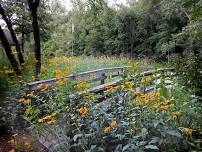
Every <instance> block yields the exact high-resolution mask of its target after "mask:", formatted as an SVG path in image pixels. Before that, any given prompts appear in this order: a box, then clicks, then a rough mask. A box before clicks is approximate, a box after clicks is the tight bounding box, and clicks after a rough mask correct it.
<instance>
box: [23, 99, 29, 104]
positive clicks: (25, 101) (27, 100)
mask: <svg viewBox="0 0 202 152" xmlns="http://www.w3.org/2000/svg"><path fill="white" fill-rule="evenodd" d="M23 103H24V104H29V103H31V100H30V99H25V100H24V102H23Z"/></svg>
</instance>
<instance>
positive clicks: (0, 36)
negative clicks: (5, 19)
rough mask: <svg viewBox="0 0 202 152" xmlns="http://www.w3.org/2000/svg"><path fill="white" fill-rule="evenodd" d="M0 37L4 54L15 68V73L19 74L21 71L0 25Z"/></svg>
mask: <svg viewBox="0 0 202 152" xmlns="http://www.w3.org/2000/svg"><path fill="white" fill-rule="evenodd" d="M0 39H1V42H2V45H3V47H4V49H5V52H6V55H7V57H8V59H9V61H10V63H11V65H12V67H13V69H14V70H15V72H16V74H17V75H20V74H21V71H20V69H19V65H18V62H17V61H16V59H15V57H14V55H13V54H12V51H11V48H10V45H9V42H8V40H7V38H6V36H5V34H4V32H3V30H2V28H1V26H0Z"/></svg>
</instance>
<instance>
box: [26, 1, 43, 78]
mask: <svg viewBox="0 0 202 152" xmlns="http://www.w3.org/2000/svg"><path fill="white" fill-rule="evenodd" d="M39 1H40V0H28V4H29V9H30V12H31V15H32V27H33V33H34V41H35V60H36V66H35V75H36V76H38V75H39V74H40V72H41V45H40V31H39V24H38V17H37V8H38V6H39Z"/></svg>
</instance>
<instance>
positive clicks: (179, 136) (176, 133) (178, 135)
mask: <svg viewBox="0 0 202 152" xmlns="http://www.w3.org/2000/svg"><path fill="white" fill-rule="evenodd" d="M166 133H167V134H169V135H172V136H176V137H178V138H182V135H181V134H180V133H179V132H177V131H175V130H168V131H166Z"/></svg>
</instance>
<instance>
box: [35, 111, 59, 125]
mask: <svg viewBox="0 0 202 152" xmlns="http://www.w3.org/2000/svg"><path fill="white" fill-rule="evenodd" d="M56 115H57V113H52V114H50V115H48V116H45V117H43V118H40V119H38V122H39V123H42V122H47V124H53V123H55V122H56V120H55V119H53V118H54V117H55V116H56Z"/></svg>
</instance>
